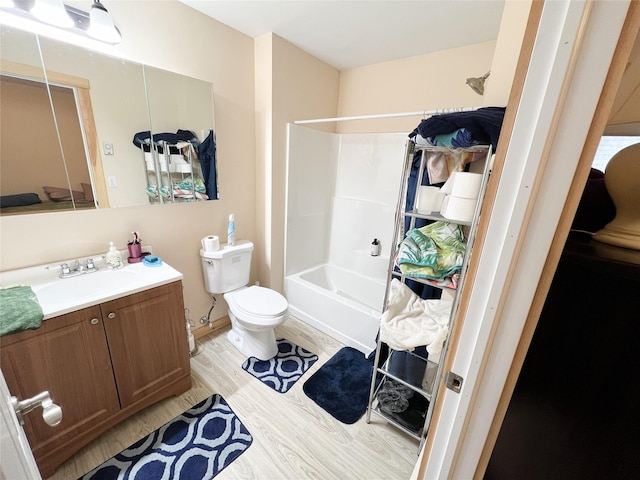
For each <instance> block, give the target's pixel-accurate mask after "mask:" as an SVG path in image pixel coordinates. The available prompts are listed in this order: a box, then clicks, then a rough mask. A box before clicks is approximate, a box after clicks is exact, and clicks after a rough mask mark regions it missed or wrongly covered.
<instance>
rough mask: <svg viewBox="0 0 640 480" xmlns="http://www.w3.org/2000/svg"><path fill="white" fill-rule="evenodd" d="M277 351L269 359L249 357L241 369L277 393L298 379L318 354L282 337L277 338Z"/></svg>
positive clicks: (285, 389) (316, 358)
mask: <svg viewBox="0 0 640 480" xmlns="http://www.w3.org/2000/svg"><path fill="white" fill-rule="evenodd" d="M277 342H278V353H277V354H276V356H275V357H273V358H271V359H269V360H258V359H257V358H255V357H249V358H247V360H245V362H244V363H243V364H242V369H243V370H246V371H247V372H249V373H250V374H251V375H253V376H254V377H256V378H257V379H258V380H260V381H261V382H262V383H264V384H265V385H268V386H269V387H271V388H273V389H274V390H275V391H276V392H278V393H285V392H286V391H288V390H289V389H290V388H291V387H292V386H293V384H294V383H296V382H297V381H298V379H299V378H300V377H302V375H304V372H306V371H307V370H309V368H310V367H311V365H313V364H314V363H316V361H317V360H318V356H317V355H316V354H315V353H311V352H309V351H308V350H305V349H304V348H302V347H299V346H297V345H296V344H295V343H293V342H290V341H289V340H286V339H284V338H280V339H278V340H277Z"/></svg>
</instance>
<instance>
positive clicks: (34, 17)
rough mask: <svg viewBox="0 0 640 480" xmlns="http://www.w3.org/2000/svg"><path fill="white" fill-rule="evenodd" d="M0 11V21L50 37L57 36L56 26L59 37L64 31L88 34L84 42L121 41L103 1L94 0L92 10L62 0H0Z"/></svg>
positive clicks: (118, 31)
mask: <svg viewBox="0 0 640 480" xmlns="http://www.w3.org/2000/svg"><path fill="white" fill-rule="evenodd" d="M0 13H1V15H0V18H1V19H2V22H0V23H4V24H7V25H10V26H13V27H17V28H21V29H23V30H29V31H33V32H34V33H42V34H44V35H47V36H55V33H54V32H53V31H55V30H56V29H55V28H54V29H51V26H53V27H57V28H59V29H60V30H57V31H58V32H60V36H63V32H67V33H73V34H75V35H79V36H81V37H85V41H86V37H91V38H93V39H95V40H99V41H101V42H104V43H108V44H111V45H115V44H116V43H120V41H121V40H122V35H121V34H120V30H118V27H116V26H115V25H114V23H113V19H112V18H111V15H109V12H108V11H107V9H106V8H105V6H104V5H103V4H102V3H101V2H100V0H94V2H93V5H91V11H90V12H84V11H82V10H79V9H77V8H74V7H70V6H69V5H65V4H64V3H63V0H13V1H8V0H0ZM38 25H39V26H40V28H38ZM47 28H48V29H49V30H47ZM47 32H49V33H47Z"/></svg>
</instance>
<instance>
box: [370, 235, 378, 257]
mask: <svg viewBox="0 0 640 480" xmlns="http://www.w3.org/2000/svg"><path fill="white" fill-rule="evenodd" d="M378 255H380V242H379V241H378V239H377V238H374V239H373V242H371V256H372V257H377V256H378Z"/></svg>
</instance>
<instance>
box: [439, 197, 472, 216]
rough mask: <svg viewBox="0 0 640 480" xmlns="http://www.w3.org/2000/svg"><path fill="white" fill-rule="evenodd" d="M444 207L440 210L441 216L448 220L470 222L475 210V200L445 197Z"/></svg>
mask: <svg viewBox="0 0 640 480" xmlns="http://www.w3.org/2000/svg"><path fill="white" fill-rule="evenodd" d="M445 202H446V206H445V207H444V208H443V209H442V212H441V213H442V216H443V217H444V218H446V219H448V220H455V221H458V222H470V221H471V220H472V219H473V214H474V212H475V210H476V203H477V200H476V199H475V198H460V197H454V196H452V195H447V198H446V200H445Z"/></svg>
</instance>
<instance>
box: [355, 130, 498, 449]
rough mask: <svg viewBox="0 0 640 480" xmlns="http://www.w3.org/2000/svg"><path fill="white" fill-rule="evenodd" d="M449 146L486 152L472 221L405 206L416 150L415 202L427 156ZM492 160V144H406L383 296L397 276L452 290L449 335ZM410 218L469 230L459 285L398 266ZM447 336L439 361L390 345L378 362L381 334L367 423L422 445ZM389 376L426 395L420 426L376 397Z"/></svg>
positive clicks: (411, 223)
mask: <svg viewBox="0 0 640 480" xmlns="http://www.w3.org/2000/svg"><path fill="white" fill-rule="evenodd" d="M446 150H464V151H467V152H486V156H485V157H484V167H483V172H482V181H481V186H480V193H479V195H478V200H477V203H476V207H475V211H474V215H473V218H472V220H471V221H470V222H460V221H452V220H449V219H446V218H445V217H443V216H442V215H441V214H440V213H431V214H422V213H419V212H418V211H417V210H416V209H415V207H414V208H413V209H412V210H408V211H407V210H406V208H405V207H406V196H407V190H408V183H409V178H410V174H411V169H412V165H413V162H414V155H415V153H416V152H421V158H420V166H419V168H418V175H417V182H416V188H415V193H414V195H413V205H414V206H415V205H416V200H417V192H418V188H417V186H419V185H422V178H423V175H424V172H425V169H426V163H427V156H428V155H429V154H430V153H433V152H443V151H446ZM491 160H492V151H491V147H490V146H475V147H471V148H467V149H446V148H443V147H434V146H429V145H417V144H416V143H415V142H413V140H409V141H408V142H407V147H406V150H405V166H404V171H403V182H402V187H401V189H400V193H399V196H398V203H397V208H396V216H395V222H396V228H395V232H394V238H393V242H392V245H393V246H394V251H392V252H391V254H390V260H389V267H388V271H387V288H386V292H385V298H384V309H385V310H386V309H387V307H388V304H389V291H390V285H391V280H392V279H393V278H397V279H398V280H400V281H401V282H403V283H405V282H406V281H407V280H411V281H414V282H418V283H422V284H426V285H430V286H432V287H434V288H437V289H440V290H442V291H448V292H449V293H450V294H452V295H453V300H452V307H451V313H450V317H449V336H450V335H451V331H452V328H453V323H454V320H455V316H456V313H457V311H458V306H459V301H460V300H459V297H460V295H459V292H460V290H461V288H462V286H463V284H464V278H465V274H466V270H467V265H468V261H469V258H470V256H471V253H472V249H473V243H474V240H475V234H476V230H477V226H478V220H479V217H480V213H481V207H482V200H483V199H484V193H485V190H486V185H487V182H488V178H489V174H490V171H491ZM407 218H409V219H410V222H409V228H408V230H407V231H411V230H412V229H413V228H414V227H415V221H416V219H425V220H434V221H446V222H450V223H456V224H459V225H462V226H464V227H465V228H466V233H465V237H466V249H465V255H464V259H463V262H462V267H461V271H460V279H459V281H458V284H457V288H456V289H451V288H445V287H442V286H437V285H434V284H433V283H431V282H429V281H428V280H425V279H422V278H414V277H409V276H406V275H404V274H403V273H401V272H400V271H398V270H396V266H395V253H396V252H395V247H397V246H398V245H399V244H400V242H401V241H402V240H403V239H404V237H405V219H407ZM447 340H448V338H447ZM447 340H445V343H444V346H443V349H442V354H441V357H440V361H439V362H438V363H434V362H432V361H430V360H428V358H427V357H422V356H421V355H417V354H415V353H413V352H410V351H406V350H393V349H391V348H388V350H389V354H388V356H387V358H386V359H385V361H384V363H383V364H382V365H380V366H379V364H380V360H381V358H380V356H381V350H382V346H383V342H382V341H381V340H380V338H378V342H377V348H376V355H375V360H374V366H375V368H374V372H373V375H372V378H371V387H370V391H369V402H368V406H367V414H366V421H367V423H370V421H371V414H372V413H373V414H375V415H376V416H379V417H381V418H383V419H384V420H385V421H387V422H389V423H390V424H392V425H394V426H395V427H397V428H398V429H400V430H402V431H404V432H405V433H407V434H408V435H410V436H411V437H413V438H414V439H416V440H418V441H419V442H420V446H419V448H422V445H423V443H424V441H425V439H426V436H427V433H428V429H429V428H428V427H429V422H430V420H431V416H432V413H433V404H434V400H435V397H436V395H437V391H438V388H439V385H440V382H441V379H442V378H443V371H442V370H443V365H444V363H445V362H444V360H445V357H446V353H447V347H448V341H447ZM398 355H402V356H404V358H403V361H404V362H405V366H406V362H407V361H408V362H409V363H410V364H413V366H414V367H415V371H417V372H421V371H424V373H423V374H421V375H422V376H421V378H420V379H419V380H416V379H415V378H408V377H407V376H406V375H405V376H403V375H401V374H399V373H398V371H397V370H396V369H395V368H394V359H395V358H397V357H398ZM404 371H405V372H406V371H407V370H406V368H405V369H404ZM387 379H391V380H393V381H395V382H398V383H400V384H402V385H404V386H406V387H408V388H410V389H411V390H413V391H414V394H418V395H420V396H421V397H424V399H426V401H427V407H426V410H425V412H424V421H423V423H422V426H421V428H420V429H418V430H415V429H412V428H410V427H408V426H407V425H404V424H403V422H402V421H400V420H399V418H398V415H396V414H393V413H392V412H387V411H384V410H383V409H382V408H381V406H380V405H379V403H378V402H377V399H376V397H377V395H378V393H379V391H380V389H381V387H382V385H383V384H384V382H385V381H386V380H387Z"/></svg>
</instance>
